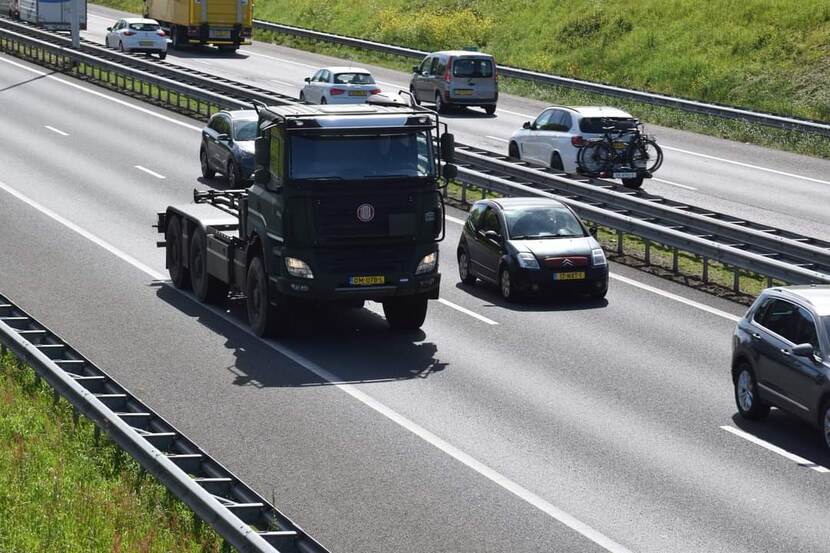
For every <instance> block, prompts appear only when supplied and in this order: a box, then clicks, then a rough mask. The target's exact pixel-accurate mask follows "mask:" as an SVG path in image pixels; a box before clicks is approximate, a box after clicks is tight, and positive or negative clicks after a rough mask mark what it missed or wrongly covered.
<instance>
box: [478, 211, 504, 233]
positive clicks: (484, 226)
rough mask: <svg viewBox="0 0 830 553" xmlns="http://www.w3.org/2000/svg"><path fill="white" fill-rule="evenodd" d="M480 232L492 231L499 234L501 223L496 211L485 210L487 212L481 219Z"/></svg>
mask: <svg viewBox="0 0 830 553" xmlns="http://www.w3.org/2000/svg"><path fill="white" fill-rule="evenodd" d="M481 230H483V231H485V232H487V231H488V230H494V231H496V232H498V233H499V234H501V222H500V221H499V216H498V214H497V213H496V210H495V209H493V208H492V207H490V208H487V211H485V212H484V216H482V218H481Z"/></svg>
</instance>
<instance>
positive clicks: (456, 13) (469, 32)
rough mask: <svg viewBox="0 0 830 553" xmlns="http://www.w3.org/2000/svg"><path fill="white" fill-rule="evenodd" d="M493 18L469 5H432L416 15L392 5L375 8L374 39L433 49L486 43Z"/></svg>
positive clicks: (483, 44) (484, 44)
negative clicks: (386, 7) (441, 6)
mask: <svg viewBox="0 0 830 553" xmlns="http://www.w3.org/2000/svg"><path fill="white" fill-rule="evenodd" d="M493 24H494V23H493V20H492V19H491V18H489V17H485V16H482V15H480V14H478V13H476V12H474V11H472V10H470V9H460V10H453V11H450V10H447V9H441V8H437V9H433V10H432V11H421V12H419V13H418V14H417V17H416V16H413V14H410V13H408V12H404V11H401V10H398V9H396V8H388V9H384V10H381V11H380V12H378V14H377V16H376V21H375V25H376V28H377V36H376V37H375V40H378V41H381V42H387V43H392V44H409V45H413V46H415V47H417V48H420V49H423V50H428V51H435V50H445V49H453V48H463V47H465V46H478V47H479V48H483V47H484V46H486V44H487V42H488V40H489V37H490V32H491V30H492V28H493Z"/></svg>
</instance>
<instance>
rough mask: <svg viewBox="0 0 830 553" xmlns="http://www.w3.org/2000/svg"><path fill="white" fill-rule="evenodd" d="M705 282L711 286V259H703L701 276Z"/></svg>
mask: <svg viewBox="0 0 830 553" xmlns="http://www.w3.org/2000/svg"><path fill="white" fill-rule="evenodd" d="M701 278H702V279H703V282H705V283H706V284H709V258H708V257H704V258H703V274H702V275H701Z"/></svg>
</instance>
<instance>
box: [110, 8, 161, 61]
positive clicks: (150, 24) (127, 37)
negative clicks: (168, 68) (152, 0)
mask: <svg viewBox="0 0 830 553" xmlns="http://www.w3.org/2000/svg"><path fill="white" fill-rule="evenodd" d="M107 31H108V32H107V37H106V39H105V41H106V42H105V44H106V45H107V47H109V48H117V49H119V50H121V51H122V52H143V53H145V54H158V56H159V59H162V60H163V59H164V58H166V57H167V34H166V33H165V32H164V31H163V30H162V29H161V26H160V25H159V23H158V21H156V20H155V19H144V18H141V17H126V18H124V19H119V20H118V21H116V22H115V25H113V26H112V27H107Z"/></svg>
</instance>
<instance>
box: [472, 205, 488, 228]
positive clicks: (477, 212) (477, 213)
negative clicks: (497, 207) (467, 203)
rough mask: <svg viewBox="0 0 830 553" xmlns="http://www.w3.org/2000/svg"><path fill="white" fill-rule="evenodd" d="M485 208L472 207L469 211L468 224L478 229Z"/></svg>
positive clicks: (483, 206) (480, 206)
mask: <svg viewBox="0 0 830 553" xmlns="http://www.w3.org/2000/svg"><path fill="white" fill-rule="evenodd" d="M486 208H487V206H486V205H484V204H480V205H477V206H474V207H473V209H471V210H470V224H472V225H473V228H475V229H477V228H479V225H480V224H481V214H482V213H484V210H485V209H486Z"/></svg>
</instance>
